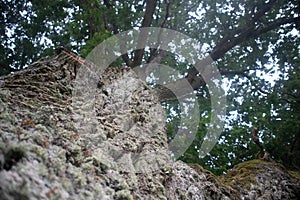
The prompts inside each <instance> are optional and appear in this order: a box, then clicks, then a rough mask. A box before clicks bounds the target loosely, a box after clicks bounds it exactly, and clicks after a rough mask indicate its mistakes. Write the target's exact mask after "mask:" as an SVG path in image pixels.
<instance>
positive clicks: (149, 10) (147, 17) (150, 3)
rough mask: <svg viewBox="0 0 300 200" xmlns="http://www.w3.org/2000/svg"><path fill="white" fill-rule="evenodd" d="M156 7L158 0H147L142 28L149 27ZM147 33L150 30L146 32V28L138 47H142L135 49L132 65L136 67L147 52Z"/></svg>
mask: <svg viewBox="0 0 300 200" xmlns="http://www.w3.org/2000/svg"><path fill="white" fill-rule="evenodd" d="M155 7H156V0H146V10H145V14H144V18H143V21H142V26H141V28H144V27H149V26H150V25H151V23H152V20H153V14H154V11H155ZM147 35H148V32H146V31H145V30H142V31H141V33H140V34H139V38H138V48H140V49H138V50H136V51H135V53H134V59H133V62H132V65H131V66H130V67H135V66H138V65H140V64H141V63H142V59H143V54H144V52H145V49H144V48H145V45H146V42H147V39H146V38H147Z"/></svg>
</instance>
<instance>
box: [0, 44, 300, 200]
mask: <svg viewBox="0 0 300 200" xmlns="http://www.w3.org/2000/svg"><path fill="white" fill-rule="evenodd" d="M92 69H94V68H93V66H91V65H88V64H86V63H85V61H84V60H83V59H81V58H79V57H77V56H76V55H75V54H72V53H71V52H68V51H65V50H61V51H60V53H59V54H58V55H56V56H54V57H51V58H46V59H42V60H39V61H37V62H35V63H33V64H32V65H30V66H29V67H28V68H27V69H24V70H22V71H18V72H15V73H12V74H10V75H8V76H5V77H1V78H0V87H1V88H0V112H1V113H0V121H1V123H0V196H1V199H87V198H88V199H297V198H298V197H299V196H300V186H299V183H300V180H299V179H297V178H295V177H293V176H292V175H290V174H289V172H287V171H286V170H285V169H284V168H283V167H282V166H281V165H279V164H276V163H272V162H265V161H262V160H253V161H248V162H245V163H242V164H240V165H238V166H236V167H235V168H234V169H233V170H232V171H230V172H228V173H227V174H226V175H224V176H222V177H216V176H214V175H213V174H212V173H210V172H208V171H206V170H204V169H203V168H202V167H201V166H199V165H187V164H185V163H182V162H180V161H173V160H172V159H171V157H170V156H169V154H168V144H167V138H166V135H165V133H164V130H165V121H164V120H165V119H164V114H163V113H164V112H163V110H162V108H161V106H160V103H159V100H158V98H157V97H156V96H155V93H154V91H153V90H152V89H151V88H149V87H148V86H147V85H145V83H144V82H142V81H141V80H139V79H138V77H137V76H136V75H135V73H133V72H132V71H131V70H129V68H108V69H106V70H105V71H104V72H103V73H102V74H100V75H99V76H98V77H96V78H97V79H93V78H95V77H89V75H91V74H89V70H92ZM83 72H84V73H83ZM85 78H90V79H88V80H85V81H86V82H84V81H83V80H84V79H85ZM93 80H96V84H95V85H93V84H92V83H93ZM83 83H86V84H91V85H90V86H94V88H93V87H91V88H90V87H87V85H85V84H83ZM80 86H83V87H80ZM76 87H77V89H76ZM84 91H93V92H94V93H93V94H84V93H83V92H84ZM86 97H89V98H90V99H88V98H86ZM91 97H92V98H91Z"/></svg>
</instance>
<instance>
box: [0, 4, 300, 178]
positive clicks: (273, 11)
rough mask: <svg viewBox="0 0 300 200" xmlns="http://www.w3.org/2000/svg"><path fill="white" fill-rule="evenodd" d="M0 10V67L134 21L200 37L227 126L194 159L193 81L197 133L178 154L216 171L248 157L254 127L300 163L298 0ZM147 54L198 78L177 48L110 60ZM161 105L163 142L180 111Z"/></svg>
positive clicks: (276, 152) (80, 49)
mask: <svg viewBox="0 0 300 200" xmlns="http://www.w3.org/2000/svg"><path fill="white" fill-rule="evenodd" d="M0 9H1V15H0V23H1V26H0V31H1V47H0V54H1V58H0V65H1V68H0V74H6V73H9V72H10V71H13V70H16V69H18V70H19V69H22V68H24V67H25V66H26V65H27V64H29V63H31V62H32V61H34V60H37V59H38V58H40V57H42V56H45V55H52V54H53V49H54V48H55V47H56V46H65V47H67V48H68V49H70V50H73V51H75V52H77V53H79V54H81V55H82V56H86V55H87V54H88V53H89V52H90V51H91V50H92V49H93V48H94V47H95V46H96V45H97V44H99V43H100V42H102V41H103V40H105V39H106V38H108V37H110V36H111V35H114V34H117V33H119V32H122V31H125V30H129V29H132V28H134V27H143V26H153V27H165V28H170V29H174V30H177V31H179V32H182V33H185V34H187V35H188V36H190V37H192V38H195V39H197V40H199V41H200V43H201V44H203V47H205V48H204V50H205V51H207V52H208V53H209V55H210V56H211V57H212V58H213V60H214V61H215V62H216V65H217V66H218V68H219V70H220V72H221V74H222V76H223V78H224V85H226V87H227V88H228V89H227V102H228V103H227V104H228V105H227V116H226V127H225V129H224V131H223V134H222V135H221V137H220V140H219V143H218V144H217V145H216V146H215V148H214V149H213V150H212V151H211V152H210V154H209V155H208V156H206V157H205V158H203V159H199V158H198V151H199V148H200V144H201V143H202V142H203V137H204V135H205V134H206V131H207V124H208V123H209V121H210V115H211V113H210V97H209V95H208V90H207V87H206V86H205V85H198V86H197V87H195V92H196V94H197V96H198V97H199V99H198V101H199V102H198V103H199V106H200V112H201V113H200V114H201V117H200V121H199V131H198V135H197V138H196V139H195V141H194V142H193V144H192V145H191V147H190V148H189V149H188V150H187V152H186V153H185V154H184V155H183V156H182V158H181V159H182V160H184V161H186V162H197V163H199V164H201V165H203V166H205V167H206V168H209V169H211V170H213V172H214V173H217V174H221V173H224V172H225V171H226V170H227V169H229V168H231V167H232V166H233V165H235V164H237V163H239V162H241V161H244V160H249V159H252V158H255V155H256V153H257V152H258V148H257V147H256V146H255V144H254V143H252V142H251V137H250V132H251V129H252V127H254V126H255V127H258V128H259V130H260V131H259V134H260V135H259V136H260V139H261V141H262V142H263V144H264V147H265V148H266V150H267V151H268V152H270V154H271V155H272V156H273V158H274V159H275V160H277V161H280V162H282V163H283V164H286V165H289V166H290V167H298V168H299V167H300V163H299V160H300V159H299V157H300V123H299V120H300V114H299V110H300V77H299V76H300V75H299V73H300V69H299V64H300V60H299V52H300V49H299V44H300V41H299V40H300V37H299V24H300V20H299V10H300V9H299V2H298V1H296V0H281V1H276V0H269V1H264V0H255V1H250V0H239V1H233V0H231V1H222V0H215V1H210V0H202V1H197V0H192V1H183V0H159V1H153V0H148V1H138V0H126V1H111V0H103V1H102V0H101V1H100V0H51V1H50V0H46V1H37V0H19V1H15V0H10V1H5V2H3V1H1V6H0ZM140 53H143V56H142V57H139V56H138V54H140ZM153 55H161V56H162V59H161V63H163V64H166V65H171V66H173V67H174V68H175V69H177V70H178V71H180V72H181V73H182V74H187V76H186V77H193V78H195V77H197V78H199V76H197V75H196V74H192V73H191V72H192V67H191V66H189V65H187V63H184V62H180V61H179V59H178V57H176V55H173V54H170V53H166V52H163V51H160V50H159V49H150V50H146V51H136V52H133V53H132V54H129V55H127V56H124V57H123V56H122V58H123V61H122V62H121V61H119V60H118V62H116V63H117V64H119V65H124V64H125V63H126V64H127V65H129V66H130V65H131V64H132V63H133V64H134V63H135V64H139V63H141V62H142V61H144V62H149V61H151V59H150V58H151V56H153ZM135 59H142V60H135ZM189 75H191V76H189ZM269 79H270V80H269ZM164 106H165V108H166V110H167V113H168V122H169V123H168V130H167V135H168V137H169V138H170V139H171V138H172V137H174V135H175V133H176V130H177V126H178V124H179V121H180V118H179V117H178V116H179V115H178V114H179V113H180V109H182V108H180V106H179V105H178V104H177V102H168V101H167V102H165V103H164ZM174 113H176V114H174Z"/></svg>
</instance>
